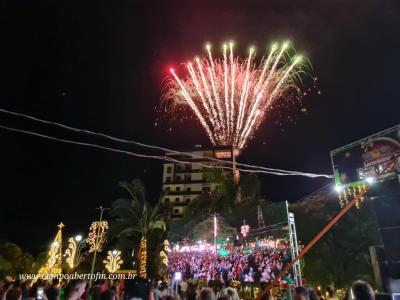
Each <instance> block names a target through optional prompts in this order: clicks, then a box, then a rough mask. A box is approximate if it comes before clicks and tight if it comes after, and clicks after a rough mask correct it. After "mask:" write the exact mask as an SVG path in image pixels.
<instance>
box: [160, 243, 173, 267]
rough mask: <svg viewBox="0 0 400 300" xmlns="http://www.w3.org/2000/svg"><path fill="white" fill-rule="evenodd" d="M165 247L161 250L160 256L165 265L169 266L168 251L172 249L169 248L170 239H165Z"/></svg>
mask: <svg viewBox="0 0 400 300" xmlns="http://www.w3.org/2000/svg"><path fill="white" fill-rule="evenodd" d="M163 245H164V248H163V250H161V251H160V257H161V261H162V263H163V264H164V266H168V262H169V261H168V252H170V251H171V249H170V248H169V242H168V240H165V241H164V243H163Z"/></svg>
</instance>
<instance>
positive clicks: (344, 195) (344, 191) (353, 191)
mask: <svg viewBox="0 0 400 300" xmlns="http://www.w3.org/2000/svg"><path fill="white" fill-rule="evenodd" d="M366 191H367V185H366V184H365V183H364V182H360V183H357V184H356V185H351V186H346V187H342V188H341V189H340V191H338V192H339V204H340V207H344V206H346V205H347V204H348V203H349V199H354V198H356V197H357V196H358V195H360V194H362V193H365V192H366ZM363 201H364V197H361V198H360V200H357V201H356V203H355V205H356V207H357V208H360V205H361V203H362V202H363Z"/></svg>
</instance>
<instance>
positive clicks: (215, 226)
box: [214, 214, 217, 253]
mask: <svg viewBox="0 0 400 300" xmlns="http://www.w3.org/2000/svg"><path fill="white" fill-rule="evenodd" d="M214 247H215V253H217V215H216V214H214Z"/></svg>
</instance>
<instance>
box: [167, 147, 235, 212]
mask: <svg viewBox="0 0 400 300" xmlns="http://www.w3.org/2000/svg"><path fill="white" fill-rule="evenodd" d="M184 152H185V153H182V152H180V153H176V152H172V153H166V155H165V157H166V162H165V163H164V169H163V177H162V183H163V187H162V188H163V192H164V195H163V197H162V201H163V202H164V203H169V204H170V205H171V208H172V212H171V216H172V218H174V219H176V218H181V217H183V214H184V211H185V209H186V207H187V206H188V205H189V204H190V203H191V202H192V201H193V200H194V199H195V198H196V197H198V196H199V195H201V194H202V193H209V192H212V191H215V190H216V189H217V188H218V185H217V184H216V183H213V182H209V181H208V180H207V179H206V178H205V176H204V171H205V169H207V167H208V166H209V167H220V166H222V165H226V166H229V167H232V165H231V162H232V159H233V154H234V153H233V150H232V147H229V146H224V147H215V148H212V149H203V148H202V147H201V145H196V146H195V148H194V149H191V150H189V151H184ZM209 158H215V159H218V160H221V161H213V160H210V159H209ZM171 160H176V161H171ZM224 161H226V163H225V162H224ZM228 171H229V170H228Z"/></svg>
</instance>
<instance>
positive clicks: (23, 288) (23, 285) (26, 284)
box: [20, 280, 31, 299]
mask: <svg viewBox="0 0 400 300" xmlns="http://www.w3.org/2000/svg"><path fill="white" fill-rule="evenodd" d="M30 285H31V281H29V280H25V281H23V282H21V286H20V287H21V292H22V299H26V298H28V297H29V287H30Z"/></svg>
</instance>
